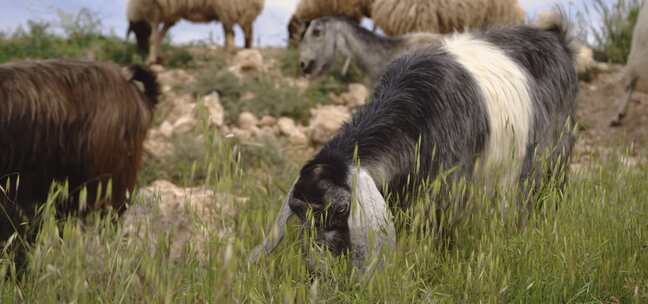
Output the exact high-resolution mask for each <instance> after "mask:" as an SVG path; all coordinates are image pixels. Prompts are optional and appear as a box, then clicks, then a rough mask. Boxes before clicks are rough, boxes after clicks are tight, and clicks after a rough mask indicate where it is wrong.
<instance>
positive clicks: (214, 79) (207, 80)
mask: <svg viewBox="0 0 648 304" xmlns="http://www.w3.org/2000/svg"><path fill="white" fill-rule="evenodd" d="M199 75H200V76H199V77H198V79H197V81H196V83H195V84H194V85H193V86H192V88H191V91H192V93H194V94H196V95H198V96H204V95H207V94H209V93H211V92H218V94H219V95H220V97H221V103H222V104H223V107H224V108H225V112H226V113H227V116H226V120H227V122H228V123H235V122H236V120H237V119H238V116H239V114H240V113H241V112H246V111H247V112H251V113H254V114H255V115H257V116H259V117H260V116H263V115H271V116H274V117H281V116H286V117H290V118H293V119H295V120H297V121H299V122H302V123H305V122H307V121H308V119H309V117H310V109H311V108H313V107H315V106H316V105H317V104H326V103H328V102H330V101H329V98H328V94H329V92H334V93H341V92H343V91H344V90H346V84H344V83H341V82H339V81H337V80H335V79H332V78H325V79H323V80H322V81H318V82H315V83H314V84H312V85H311V86H310V87H309V88H308V89H307V90H306V92H304V93H301V92H300V91H299V90H298V89H297V88H295V87H293V86H291V85H287V84H285V83H281V82H277V80H276V79H274V78H271V77H270V76H268V75H254V76H253V77H249V78H245V79H239V78H237V77H236V76H235V75H234V74H232V73H231V72H229V71H227V70H225V69H224V68H223V66H222V65H221V64H220V63H216V64H212V65H210V67H208V68H206V69H205V70H204V71H202V72H200V73H199Z"/></svg>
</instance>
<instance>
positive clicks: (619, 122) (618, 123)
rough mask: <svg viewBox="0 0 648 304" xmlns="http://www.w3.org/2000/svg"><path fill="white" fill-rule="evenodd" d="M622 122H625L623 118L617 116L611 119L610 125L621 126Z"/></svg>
mask: <svg viewBox="0 0 648 304" xmlns="http://www.w3.org/2000/svg"><path fill="white" fill-rule="evenodd" d="M622 124H623V123H622V119H621V118H615V119H612V121H610V127H620V126H621V125H622Z"/></svg>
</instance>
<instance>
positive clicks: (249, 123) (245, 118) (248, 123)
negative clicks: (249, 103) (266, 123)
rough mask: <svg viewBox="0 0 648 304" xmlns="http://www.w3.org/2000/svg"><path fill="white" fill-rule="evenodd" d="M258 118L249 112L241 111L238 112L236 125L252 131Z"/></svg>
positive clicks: (257, 122)
mask: <svg viewBox="0 0 648 304" xmlns="http://www.w3.org/2000/svg"><path fill="white" fill-rule="evenodd" d="M258 124H259V120H258V119H257V118H256V116H255V115H254V114H252V113H250V112H242V113H241V114H239V118H238V125H239V128H241V129H243V130H248V131H253V130H254V129H256V128H257V125H258Z"/></svg>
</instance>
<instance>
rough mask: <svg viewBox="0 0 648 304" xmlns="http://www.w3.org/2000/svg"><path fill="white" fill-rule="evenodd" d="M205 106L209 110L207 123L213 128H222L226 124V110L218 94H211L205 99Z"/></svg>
mask: <svg viewBox="0 0 648 304" xmlns="http://www.w3.org/2000/svg"><path fill="white" fill-rule="evenodd" d="M203 105H204V106H205V108H207V114H208V115H209V117H208V118H207V122H208V124H209V126H212V127H222V126H223V123H224V122H225V109H224V108H223V105H221V103H220V98H219V97H218V93H211V94H209V95H207V96H205V97H204V98H203Z"/></svg>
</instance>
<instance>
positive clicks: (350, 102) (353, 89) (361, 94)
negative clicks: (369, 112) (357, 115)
mask: <svg viewBox="0 0 648 304" xmlns="http://www.w3.org/2000/svg"><path fill="white" fill-rule="evenodd" d="M368 98H369V90H368V89H367V87H365V86H364V85H362V84H359V83H352V84H350V85H349V91H348V92H346V93H343V94H342V95H340V98H339V99H340V101H341V102H342V103H343V104H344V105H346V106H348V107H352V108H355V107H358V106H361V105H364V104H365V103H366V102H367V99H368Z"/></svg>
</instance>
